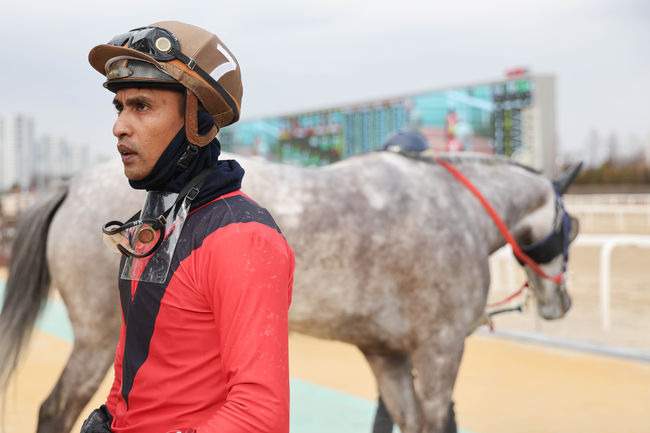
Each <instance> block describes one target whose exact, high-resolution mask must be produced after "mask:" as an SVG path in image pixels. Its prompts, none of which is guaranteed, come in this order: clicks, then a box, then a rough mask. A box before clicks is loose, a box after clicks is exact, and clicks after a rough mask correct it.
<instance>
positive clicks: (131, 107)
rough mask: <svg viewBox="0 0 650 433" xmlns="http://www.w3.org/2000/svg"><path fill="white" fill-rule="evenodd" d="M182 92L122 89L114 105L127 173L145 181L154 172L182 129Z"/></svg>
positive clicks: (116, 128)
mask: <svg viewBox="0 0 650 433" xmlns="http://www.w3.org/2000/svg"><path fill="white" fill-rule="evenodd" d="M183 101H184V95H183V93H181V92H175V91H173V90H164V89H148V88H144V89H135V88H133V89H121V90H118V91H117V93H116V94H115V99H113V104H114V105H115V108H116V109H117V113H118V115H117V120H116V121H115V125H113V135H115V137H117V150H118V151H119V152H120V155H122V163H123V164H124V174H125V175H126V177H128V178H129V179H131V180H142V179H144V178H145V177H147V175H148V174H149V173H150V172H151V169H152V168H153V166H154V165H155V164H156V161H158V158H159V157H160V155H161V154H162V153H163V151H164V150H165V148H166V147H167V145H168V144H169V142H170V141H171V140H172V138H174V136H175V135H176V134H177V133H178V131H179V130H180V129H181V127H182V126H183V124H184V122H185V120H184V118H183V115H182V114H181V112H182V106H183Z"/></svg>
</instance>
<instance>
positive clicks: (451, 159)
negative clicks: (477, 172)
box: [389, 150, 541, 174]
mask: <svg viewBox="0 0 650 433" xmlns="http://www.w3.org/2000/svg"><path fill="white" fill-rule="evenodd" d="M389 152H390V151H389ZM395 153H399V154H400V155H404V156H405V157H407V158H411V159H416V160H418V161H424V162H427V163H429V164H437V162H436V160H435V156H437V157H438V158H440V159H441V160H443V161H445V162H448V163H450V164H454V165H456V164H467V163H477V164H482V165H510V166H515V167H519V168H522V169H524V170H526V171H529V172H531V173H534V174H541V172H540V171H539V170H537V169H535V168H533V167H530V166H528V165H526V164H523V163H521V162H517V161H514V160H512V159H510V158H508V157H505V156H503V155H489V154H486V153H478V152H459V153H440V154H437V155H434V153H433V151H431V150H425V151H423V152H408V151H403V152H395Z"/></svg>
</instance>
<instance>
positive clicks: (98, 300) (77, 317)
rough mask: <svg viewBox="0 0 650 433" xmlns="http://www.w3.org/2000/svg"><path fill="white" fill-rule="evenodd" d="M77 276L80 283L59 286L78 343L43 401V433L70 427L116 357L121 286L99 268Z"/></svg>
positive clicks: (40, 425) (40, 424)
mask: <svg viewBox="0 0 650 433" xmlns="http://www.w3.org/2000/svg"><path fill="white" fill-rule="evenodd" d="M109 270H110V269H109ZM106 273H108V271H106ZM89 274H90V275H89ZM75 275H77V276H78V279H73V278H72V277H70V279H69V281H75V282H76V284H74V285H73V284H67V285H65V286H64V285H62V284H59V285H58V287H59V289H60V291H61V295H62V296H63V300H64V302H65V304H66V307H67V309H68V315H69V317H70V322H71V323H72V326H73V329H74V336H75V337H74V345H73V347H72V353H71V354H70V357H69V358H68V362H67V364H66V366H65V368H64V369H63V373H61V376H60V377H59V380H58V381H57V383H56V385H55V387H54V389H53V390H52V392H51V393H50V395H49V396H48V398H47V399H46V400H45V401H44V402H43V404H42V405H41V409H40V412H39V418H38V430H37V432H38V433H63V432H68V431H70V429H71V428H72V426H73V425H74V423H75V421H76V420H77V418H78V417H79V414H80V413H81V411H82V410H83V408H84V407H85V406H86V404H87V403H88V401H89V400H90V399H91V398H92V396H93V394H94V393H95V392H96V391H97V388H98V387H99V385H100V384H101V382H102V380H103V379H104V377H105V376H106V372H107V370H108V368H109V367H110V365H111V363H112V361H113V360H114V358H115V348H116V346H117V340H118V338H119V335H120V324H121V316H120V314H121V310H120V308H119V300H118V295H117V289H116V288H115V286H114V285H112V284H110V283H111V282H112V281H113V280H114V278H110V279H107V278H102V275H101V274H100V273H99V272H98V271H97V272H95V273H88V272H86V273H85V274H82V275H79V274H75ZM79 276H80V278H79ZM92 277H96V278H97V281H96V282H95V285H90V284H89V280H92V279H93V278H92ZM100 281H101V282H103V284H99V282H100ZM90 292H91V293H90Z"/></svg>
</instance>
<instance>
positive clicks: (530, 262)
mask: <svg viewBox="0 0 650 433" xmlns="http://www.w3.org/2000/svg"><path fill="white" fill-rule="evenodd" d="M434 159H435V160H436V162H437V163H438V164H440V165H442V166H443V167H445V168H446V169H447V170H449V172H450V173H451V174H453V175H454V176H455V177H456V179H458V180H459V181H460V182H461V183H462V184H463V185H465V187H466V188H467V189H469V190H470V191H471V192H472V194H474V196H475V197H476V198H477V199H478V201H480V202H481V204H482V205H483V207H484V208H485V210H486V211H487V213H488V214H489V215H490V217H492V220H493V221H494V223H495V224H496V226H497V227H498V228H499V231H500V232H501V234H502V235H503V237H504V238H505V240H506V242H508V243H509V244H510V246H511V247H512V252H513V253H514V254H515V256H516V257H517V258H518V259H519V260H521V261H522V262H524V263H526V264H527V265H528V266H530V268H531V269H532V270H533V271H535V272H536V273H537V274H538V275H539V276H540V277H542V278H546V279H547V280H551V281H554V282H556V283H557V284H561V283H562V280H563V278H564V277H563V276H562V274H558V275H555V276H550V275H548V274H547V273H546V272H544V271H543V270H542V268H540V267H539V265H538V264H537V263H535V262H534V261H533V259H531V258H530V257H528V256H527V255H526V253H524V252H523V251H521V248H519V245H517V242H516V241H515V238H514V237H513V236H512V234H511V233H510V230H508V227H506V225H505V223H504V222H503V221H502V220H501V218H500V217H499V215H498V214H497V213H496V211H495V210H494V208H493V207H492V205H490V203H488V201H487V200H486V199H485V197H483V194H481V192H480V191H479V190H478V189H476V187H475V186H474V185H473V184H472V183H471V182H470V181H469V180H468V179H467V178H466V177H465V176H464V175H463V174H462V173H461V172H460V171H458V170H457V169H456V167H454V166H453V165H451V164H449V163H448V162H445V161H443V160H441V159H440V158H438V157H437V156H434Z"/></svg>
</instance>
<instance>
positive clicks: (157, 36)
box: [108, 27, 181, 62]
mask: <svg viewBox="0 0 650 433" xmlns="http://www.w3.org/2000/svg"><path fill="white" fill-rule="evenodd" d="M127 42H128V45H127V46H128V47H129V48H132V49H134V50H137V51H140V52H141V53H145V54H147V55H149V56H151V57H153V58H154V59H156V60H159V61H162V62H168V61H170V60H173V59H175V58H177V54H178V53H180V52H181V45H180V43H179V42H178V39H177V38H176V36H174V34H173V33H171V32H169V31H167V30H165V29H161V28H160V27H141V28H139V29H133V30H131V31H129V32H127V33H122V34H121V35H117V36H115V37H114V38H113V39H111V40H110V41H109V42H108V43H109V45H117V46H119V47H121V46H124V44H126V43H127Z"/></svg>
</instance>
